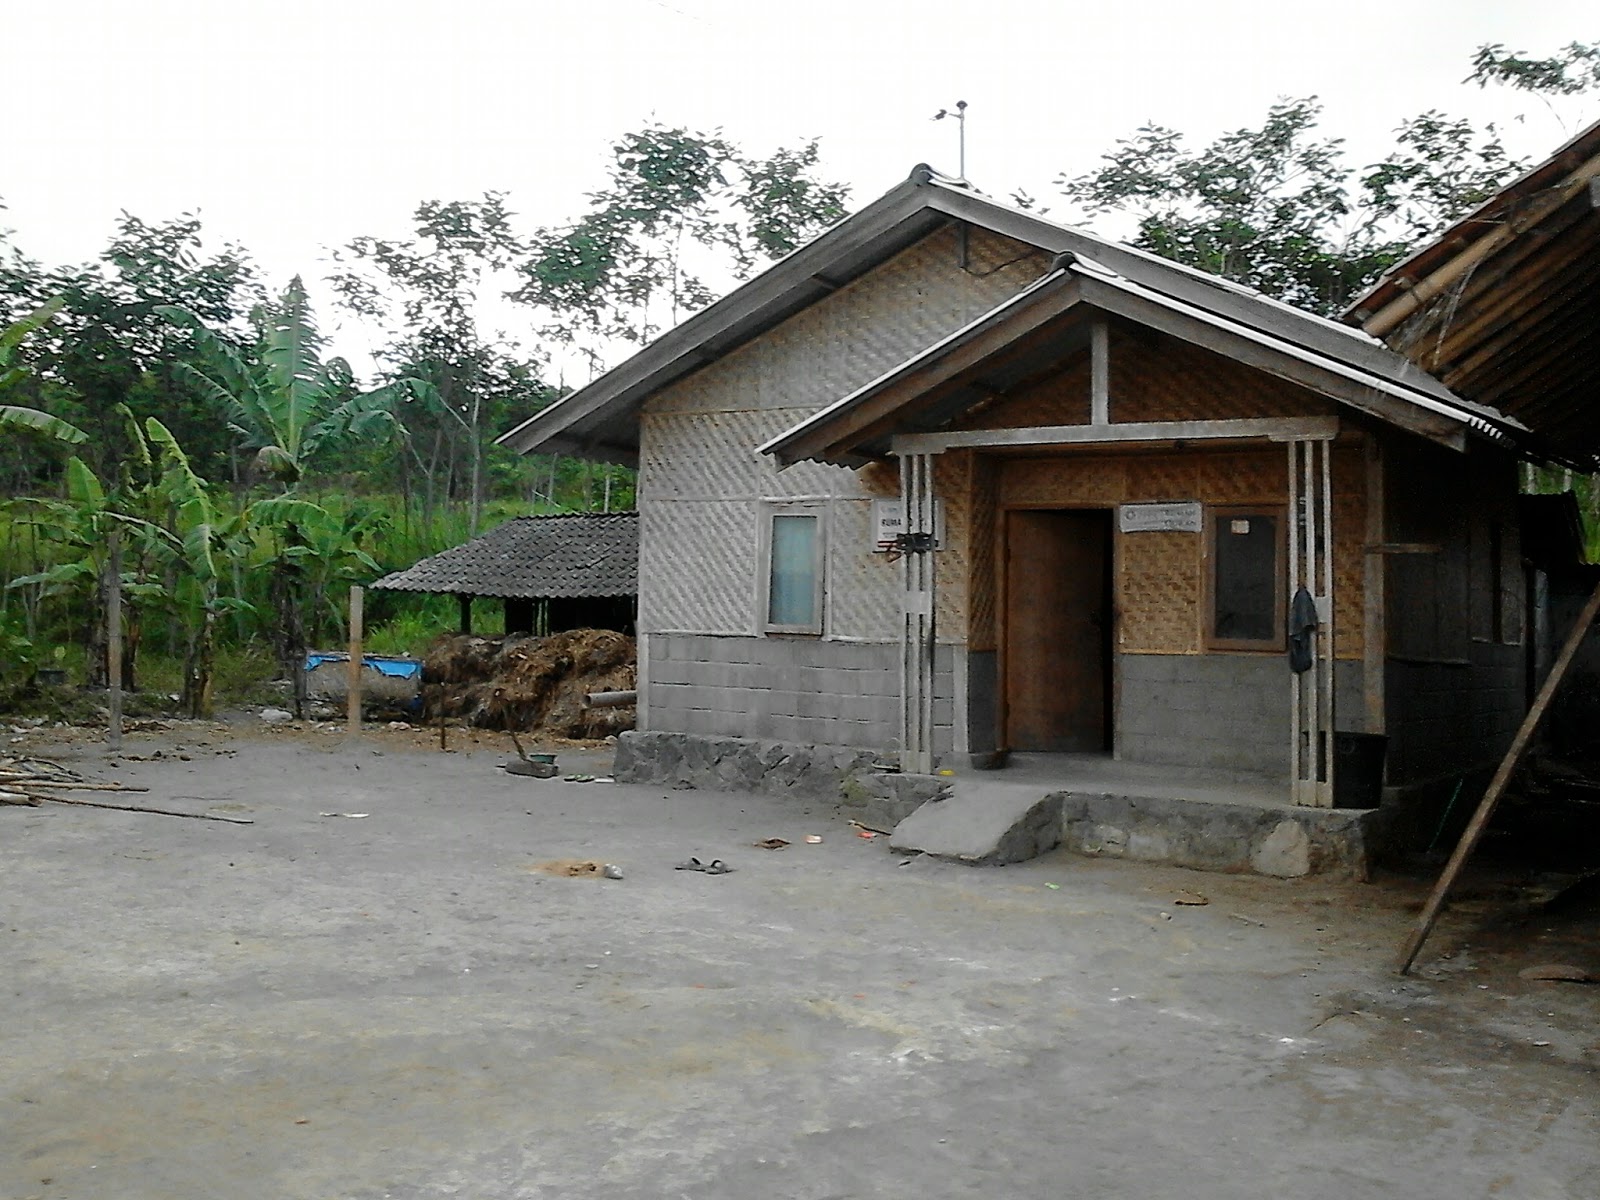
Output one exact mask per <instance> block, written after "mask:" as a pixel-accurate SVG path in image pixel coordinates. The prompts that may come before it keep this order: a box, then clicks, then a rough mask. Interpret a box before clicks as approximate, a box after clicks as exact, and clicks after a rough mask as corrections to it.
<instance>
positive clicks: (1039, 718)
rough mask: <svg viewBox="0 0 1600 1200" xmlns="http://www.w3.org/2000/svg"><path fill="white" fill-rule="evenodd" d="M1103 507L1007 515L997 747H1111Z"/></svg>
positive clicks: (1109, 605) (1110, 629) (1107, 528)
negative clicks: (999, 721)
mask: <svg viewBox="0 0 1600 1200" xmlns="http://www.w3.org/2000/svg"><path fill="white" fill-rule="evenodd" d="M1111 518H1112V513H1111V510H1110V509H1105V508H1077V509H1010V510H1008V511H1007V512H1006V514H1005V524H1004V538H1005V544H1004V546H1003V548H1002V550H1003V553H1002V556H1001V562H1002V566H1001V570H1002V571H1003V572H1004V580H1003V582H1004V596H1005V602H1004V611H1003V612H1002V614H1001V617H1002V643H1001V644H1002V653H1001V670H1002V672H1003V677H1004V683H1003V688H1002V695H1003V697H1004V706H1003V717H1002V729H1001V744H1002V746H1004V747H1005V748H1006V749H1010V750H1020V751H1030V750H1031V751H1038V752H1042V753H1048V754H1070V753H1085V752H1089V753H1095V752H1103V751H1107V750H1110V749H1111V748H1112V734H1113V730H1112V713H1113V699H1112V653H1113V647H1112V637H1113V634H1114V626H1115V621H1114V620H1113V611H1114V610H1113V602H1112V582H1111V569H1112V549H1111V528H1112V524H1111Z"/></svg>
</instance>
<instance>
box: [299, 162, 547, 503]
mask: <svg viewBox="0 0 1600 1200" xmlns="http://www.w3.org/2000/svg"><path fill="white" fill-rule="evenodd" d="M524 253H525V247H524V246H523V244H522V242H521V240H520V239H519V238H518V237H517V235H516V234H515V232H514V231H513V229H512V227H511V214H510V213H509V212H508V211H507V209H506V205H505V197H504V196H503V195H502V194H501V193H498V192H487V193H485V194H484V196H483V198H482V199H481V200H458V201H451V202H440V201H428V202H426V203H424V204H422V205H420V206H419V207H418V208H417V210H416V212H415V214H414V228H413V234H412V236H411V237H408V238H398V239H385V238H376V237H358V238H355V239H353V240H352V241H351V242H350V243H349V244H348V245H347V246H346V247H345V248H344V249H343V250H342V251H339V252H337V253H336V255H335V258H336V260H337V261H339V262H340V264H341V269H340V270H339V271H337V272H336V273H335V274H334V275H333V276H332V277H331V280H330V281H331V282H332V283H333V285H334V287H335V289H336V290H337V291H338V293H339V295H340V297H341V299H342V300H343V301H344V303H345V305H346V306H347V307H349V308H350V309H351V310H352V311H354V312H356V313H358V314H359V315H361V316H363V317H366V318H368V319H372V320H377V321H380V322H382V323H383V324H384V326H385V328H386V331H387V333H388V339H389V340H388V343H387V345H385V346H384V347H383V348H382V350H381V351H380V356H381V359H382V360H383V361H384V362H385V363H386V365H387V368H388V371H389V373H390V374H391V375H394V376H397V377H404V378H410V379H416V380H420V381H423V382H425V383H427V384H428V385H429V389H428V390H425V391H421V392H418V393H417V394H416V397H415V398H416V400H417V401H418V403H414V404H411V405H408V406H407V407H406V408H405V409H404V410H403V411H402V412H401V413H400V418H401V420H403V421H404V422H405V424H406V426H407V428H408V431H409V432H410V433H411V435H412V436H411V439H410V442H409V445H410V448H411V453H412V455H413V456H414V458H415V461H416V462H417V464H418V465H419V466H420V467H422V468H423V475H424V486H425V488H426V489H427V491H426V499H425V503H424V510H425V511H431V509H432V501H433V499H434V496H435V484H436V483H437V482H438V471H439V461H438V460H439V458H440V452H441V451H442V450H444V449H445V448H447V447H448V448H449V450H450V454H449V455H448V470H447V474H448V475H449V476H450V478H451V479H454V477H455V476H456V474H457V472H456V471H455V469H454V468H455V464H456V461H457V458H458V453H457V452H458V451H459V452H460V453H459V457H464V458H465V460H466V472H465V473H466V476H467V479H466V490H467V495H468V499H469V506H470V512H471V517H470V525H471V530H472V532H473V533H476V532H477V530H478V524H479V521H480V519H481V516H482V510H483V502H484V494H485V472H484V463H485V459H486V456H487V455H488V454H489V453H490V451H489V448H488V443H489V442H490V440H491V439H492V436H493V434H494V433H498V432H499V428H500V422H499V418H500V417H501V416H502V415H503V413H504V410H505V409H507V408H509V407H512V406H515V407H518V408H520V409H521V410H522V411H526V410H527V408H529V407H538V406H539V404H540V403H541V402H544V403H548V400H549V399H550V396H549V395H548V394H546V393H547V392H548V389H545V388H544V387H543V385H542V384H541V383H540V381H539V364H538V363H537V362H535V361H533V360H530V359H528V358H526V357H524V356H522V355H519V354H518V353H517V352H516V351H515V350H514V349H513V348H512V347H511V346H509V345H508V344H507V343H506V342H505V341H504V339H502V338H499V337H496V336H494V335H492V334H491V333H489V332H488V331H486V330H485V329H484V328H483V325H482V323H481V321H480V317H479V313H480V311H481V309H482V306H483V304H484V301H485V299H486V295H485V293H486V292H487V291H489V289H490V288H492V287H495V286H500V287H503V286H504V280H503V279H502V278H501V277H502V276H503V275H504V274H505V273H506V272H508V271H509V270H510V268H511V267H512V265H513V264H514V263H515V262H517V261H518V260H519V259H520V258H521V257H522V256H523V254H524ZM424 454H427V455H429V457H427V458H424V457H423V455H424ZM408 478H409V471H405V472H403V473H402V476H401V482H402V484H404V483H405V481H406V480H407V479H408ZM407 490H409V489H407Z"/></svg>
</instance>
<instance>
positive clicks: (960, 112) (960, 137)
mask: <svg viewBox="0 0 1600 1200" xmlns="http://www.w3.org/2000/svg"><path fill="white" fill-rule="evenodd" d="M956 138H957V141H958V142H959V143H960V151H959V153H958V156H957V157H958V160H959V161H960V163H961V178H962V179H965V178H966V177H967V102H966V101H965V100H957V101H956Z"/></svg>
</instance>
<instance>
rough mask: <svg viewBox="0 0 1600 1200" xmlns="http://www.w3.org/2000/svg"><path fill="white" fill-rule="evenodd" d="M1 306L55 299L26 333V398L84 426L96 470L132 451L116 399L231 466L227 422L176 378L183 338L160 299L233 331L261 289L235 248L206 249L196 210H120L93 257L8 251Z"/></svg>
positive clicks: (203, 456) (107, 472) (218, 472)
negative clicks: (49, 265) (33, 333)
mask: <svg viewBox="0 0 1600 1200" xmlns="http://www.w3.org/2000/svg"><path fill="white" fill-rule="evenodd" d="M0 290H4V291H5V292H6V293H7V295H6V296H4V297H0V305H5V304H6V303H7V301H8V300H9V304H10V305H12V306H22V307H30V308H31V307H34V306H36V305H38V304H42V303H44V302H45V301H46V300H50V299H55V298H59V300H60V301H61V310H60V313H59V315H58V316H57V318H56V319H55V320H54V321H53V322H52V323H51V324H50V326H49V327H48V328H47V329H45V330H43V331H41V333H40V334H39V335H38V336H37V337H36V338H34V339H33V343H32V345H31V347H30V350H29V358H30V363H31V365H32V367H33V377H32V379H31V380H30V381H29V382H28V384H27V385H26V388H25V391H27V392H28V393H29V396H28V399H26V400H24V401H21V402H22V403H28V404H31V405H32V406H34V407H37V408H41V409H43V410H45V411H48V412H51V413H53V414H54V415H56V416H58V417H61V418H63V419H65V420H68V421H70V422H72V423H73V424H74V425H77V426H79V427H80V428H82V429H84V430H85V431H86V432H88V434H89V442H88V444H87V445H86V446H85V454H86V457H87V458H88V460H89V462H90V464H91V465H92V466H93V467H94V468H95V469H96V471H97V472H98V473H99V474H100V475H101V476H102V477H110V476H112V475H114V474H115V473H116V467H115V464H116V463H117V462H118V461H120V459H121V458H122V457H123V456H124V455H126V454H128V453H130V452H131V451H132V447H130V446H129V445H128V444H127V433H128V429H129V426H128V424H127V422H126V421H125V420H124V419H123V417H122V416H121V415H120V412H119V409H118V406H119V405H126V406H127V407H128V408H129V409H131V410H132V411H133V412H134V413H135V414H136V415H137V416H138V417H139V418H140V419H141V420H142V419H143V418H144V417H146V416H157V417H159V418H160V419H161V420H162V421H163V422H164V423H165V424H166V425H167V426H168V427H169V428H171V429H172V431H173V432H174V434H176V435H177V436H178V437H179V438H180V439H181V440H182V441H183V443H184V444H185V445H186V446H188V447H189V448H190V453H191V455H192V456H193V457H194V458H195V460H196V462H197V463H198V464H200V465H201V467H202V469H204V470H205V471H206V473H208V474H210V475H212V476H213V477H219V476H222V475H224V474H226V473H227V471H228V468H229V454H230V448H231V447H230V441H231V439H230V438H229V437H228V435H227V432H226V430H224V429H222V428H221V427H219V426H218V424H217V422H216V421H215V420H213V419H211V413H210V412H209V410H208V409H207V408H206V406H205V405H204V404H203V403H202V402H201V401H199V399H198V398H197V397H195V396H194V395H193V394H192V393H191V392H190V391H189V389H187V388H185V387H183V386H182V385H181V384H180V383H179V381H178V379H177V376H176V364H177V363H178V362H179V361H180V360H181V359H182V358H183V350H184V339H183V337H182V335H181V334H180V333H179V331H177V330H175V329H174V328H173V327H172V325H171V323H170V322H168V321H167V320H166V319H164V318H163V317H162V316H161V315H160V313H159V312H158V309H160V308H161V307H162V306H163V305H178V306H181V307H183V308H186V309H188V310H190V311H192V312H194V313H195V314H197V316H198V317H199V318H200V319H201V320H203V321H205V322H207V323H208V324H210V325H211V326H212V327H214V328H216V329H217V330H219V331H221V336H224V337H237V336H239V335H240V334H241V333H242V332H243V329H244V318H245V316H246V314H247V313H248V312H249V311H250V308H251V306H252V305H253V304H254V303H255V302H256V301H257V299H258V298H259V288H258V285H257V282H256V277H255V270H254V267H253V265H252V264H251V262H250V260H249V258H248V256H247V255H246V254H245V252H244V251H243V250H242V249H241V248H240V247H238V246H235V245H232V244H225V245H222V246H220V247H217V248H215V249H212V248H210V247H209V246H208V245H207V243H206V241H205V239H204V237H203V233H202V229H201V224H200V219H199V218H198V217H197V216H195V215H193V214H184V215H182V216H179V217H176V218H173V219H172V220H168V221H159V222H147V221H144V220H141V219H140V218H138V217H136V216H133V215H131V214H128V213H124V214H123V215H122V217H121V218H120V219H119V221H118V222H117V227H116V231H115V233H114V235H113V237H112V238H111V241H110V243H109V245H108V246H107V247H106V249H105V250H104V251H103V252H102V253H101V254H100V255H99V257H98V258H97V259H95V260H94V261H93V262H90V263H86V264H83V265H80V266H71V267H63V268H58V269H49V270H47V269H44V268H42V267H40V266H39V265H38V264H37V263H33V262H31V261H28V260H21V259H19V258H16V257H13V259H12V260H11V267H10V269H3V270H0Z"/></svg>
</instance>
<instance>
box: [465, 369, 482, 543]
mask: <svg viewBox="0 0 1600 1200" xmlns="http://www.w3.org/2000/svg"><path fill="white" fill-rule="evenodd" d="M482 410H483V402H482V400H481V399H480V398H479V397H478V395H477V394H476V393H474V394H473V397H472V428H471V433H472V516H471V524H470V526H469V529H468V532H470V533H471V535H472V536H473V537H477V536H478V522H479V520H481V519H482V517H483V436H482V433H481V431H480V430H479V428H478V422H479V419H480V417H481V414H482Z"/></svg>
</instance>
